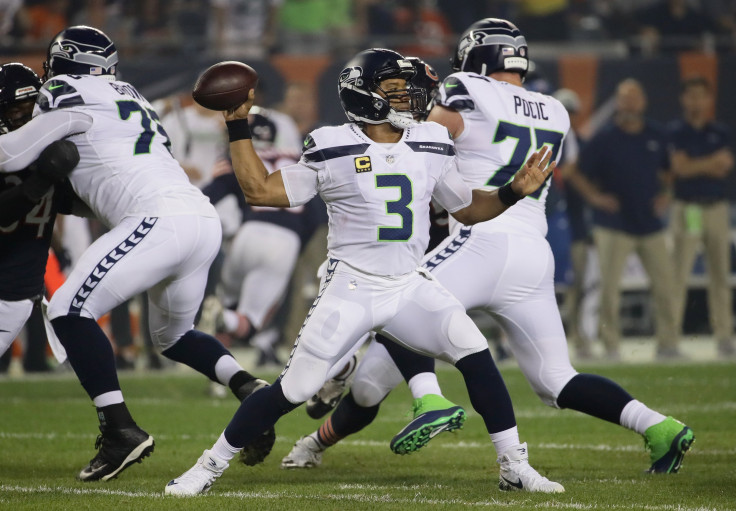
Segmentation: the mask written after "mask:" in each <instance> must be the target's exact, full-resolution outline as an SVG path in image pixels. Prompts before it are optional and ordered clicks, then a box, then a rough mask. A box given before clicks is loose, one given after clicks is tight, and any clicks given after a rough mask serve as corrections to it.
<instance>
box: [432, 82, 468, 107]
mask: <svg viewBox="0 0 736 511" xmlns="http://www.w3.org/2000/svg"><path fill="white" fill-rule="evenodd" d="M437 103H438V104H440V105H441V106H444V107H447V108H451V109H453V110H455V111H458V112H463V111H469V110H475V102H474V101H473V99H472V98H471V97H470V93H469V92H468V89H467V87H465V84H464V83H463V82H461V81H460V79H459V78H457V77H455V76H448V77H447V78H445V80H444V81H443V82H442V85H440V94H439V96H438V98H437Z"/></svg>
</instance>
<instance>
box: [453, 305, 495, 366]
mask: <svg viewBox="0 0 736 511" xmlns="http://www.w3.org/2000/svg"><path fill="white" fill-rule="evenodd" d="M446 330H447V337H448V338H449V339H450V343H451V344H452V346H453V347H454V348H455V350H456V351H457V357H456V358H455V360H454V362H457V360H459V359H461V358H463V357H466V356H468V355H471V354H473V353H477V352H479V351H483V350H485V349H487V348H488V341H487V340H486V338H485V337H484V336H483V334H482V333H481V332H480V330H478V327H477V326H476V325H475V323H473V320H472V319H470V317H469V316H468V315H467V313H466V312H465V311H464V310H462V309H458V310H455V311H453V312H452V313H451V314H450V317H449V320H448V322H447V328H446Z"/></svg>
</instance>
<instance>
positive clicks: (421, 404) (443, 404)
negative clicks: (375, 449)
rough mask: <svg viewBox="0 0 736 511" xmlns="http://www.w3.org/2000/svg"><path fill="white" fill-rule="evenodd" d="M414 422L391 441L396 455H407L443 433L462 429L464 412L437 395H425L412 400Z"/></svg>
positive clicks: (459, 407)
mask: <svg viewBox="0 0 736 511" xmlns="http://www.w3.org/2000/svg"><path fill="white" fill-rule="evenodd" d="M412 406H413V409H414V420H412V421H411V422H410V423H409V424H408V425H407V426H406V427H405V428H404V429H402V430H401V431H399V433H398V434H397V435H396V436H395V437H394V438H393V439H392V440H391V450H392V451H393V452H395V453H396V454H409V453H412V452H414V451H417V450H419V449H421V448H422V447H424V446H425V445H427V443H428V442H429V441H430V440H431V439H432V438H434V437H435V436H437V435H438V434H439V433H442V432H443V431H454V430H456V429H460V428H462V427H463V423H464V422H465V410H463V408H462V407H461V406H457V405H456V404H455V403H453V402H452V401H449V400H447V399H445V398H444V397H442V396H439V395H437V394H427V395H425V396H422V397H421V398H419V399H415V400H414V404H413V405H412Z"/></svg>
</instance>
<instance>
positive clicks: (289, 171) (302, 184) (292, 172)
mask: <svg viewBox="0 0 736 511" xmlns="http://www.w3.org/2000/svg"><path fill="white" fill-rule="evenodd" d="M281 178H282V179H283V181H284V188H285V189H286V196H287V197H288V198H289V204H290V205H291V207H294V206H301V205H302V204H306V203H307V202H309V201H310V199H312V197H314V196H315V195H317V192H318V191H319V189H318V178H317V171H316V170H314V169H312V168H310V167H307V166H306V165H303V164H302V163H301V162H300V163H296V164H294V165H289V166H287V167H284V168H282V169H281Z"/></svg>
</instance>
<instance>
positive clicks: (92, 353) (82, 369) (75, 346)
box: [51, 316, 120, 399]
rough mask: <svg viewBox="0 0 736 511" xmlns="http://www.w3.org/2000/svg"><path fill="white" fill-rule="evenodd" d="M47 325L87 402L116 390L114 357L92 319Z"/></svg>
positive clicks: (61, 319)
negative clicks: (62, 349) (80, 385)
mask: <svg viewBox="0 0 736 511" xmlns="http://www.w3.org/2000/svg"><path fill="white" fill-rule="evenodd" d="M51 325H53V327H54V332H55V333H56V336H57V337H58V338H59V341H60V342H61V344H62V346H64V349H65V350H66V354H67V357H68V358H69V363H70V364H71V366H72V369H74V372H75V373H77V378H79V383H81V384H82V387H84V390H86V391H87V394H88V395H89V397H90V398H92V399H94V398H95V397H97V396H100V395H102V394H105V393H106V392H112V391H115V390H120V383H119V382H118V373H117V371H116V369H115V354H114V353H113V351H112V346H111V345H110V341H109V340H108V338H107V336H106V335H105V333H104V332H103V331H102V328H100V326H99V325H98V324H97V322H96V321H95V320H94V319H91V318H84V317H82V316H61V317H58V318H56V319H53V320H51Z"/></svg>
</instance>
